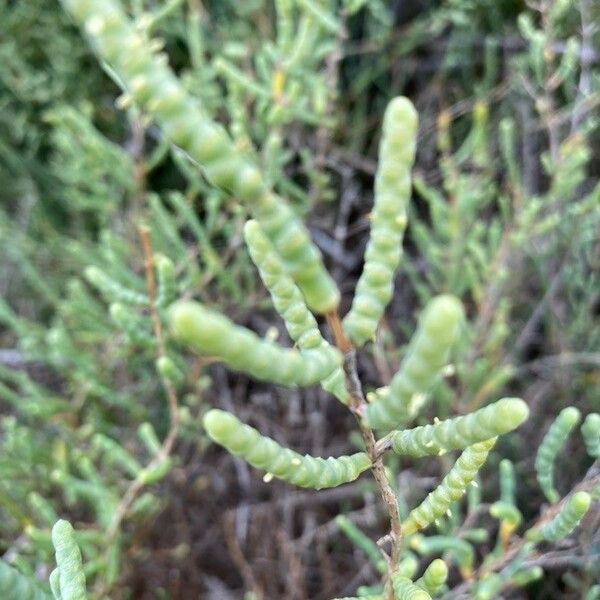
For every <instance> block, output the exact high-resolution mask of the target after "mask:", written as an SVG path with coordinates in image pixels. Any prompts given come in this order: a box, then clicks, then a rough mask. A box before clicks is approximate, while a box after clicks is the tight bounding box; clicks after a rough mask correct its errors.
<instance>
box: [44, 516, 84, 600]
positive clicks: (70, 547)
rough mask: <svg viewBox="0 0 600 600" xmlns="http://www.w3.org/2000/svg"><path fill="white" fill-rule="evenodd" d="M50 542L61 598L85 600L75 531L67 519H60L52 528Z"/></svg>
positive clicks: (65, 599) (81, 567)
mask: <svg viewBox="0 0 600 600" xmlns="http://www.w3.org/2000/svg"><path fill="white" fill-rule="evenodd" d="M52 543H53V545H54V550H55V552H56V565H57V568H58V581H59V587H60V595H61V600H85V599H86V598H87V594H86V590H85V575H84V573H83V565H82V563H81V552H80V550H79V546H77V542H76V541H75V532H74V531H73V527H71V524H70V523H69V522H68V521H65V520H63V519H61V520H60V521H57V522H56V523H55V524H54V527H53V528H52Z"/></svg>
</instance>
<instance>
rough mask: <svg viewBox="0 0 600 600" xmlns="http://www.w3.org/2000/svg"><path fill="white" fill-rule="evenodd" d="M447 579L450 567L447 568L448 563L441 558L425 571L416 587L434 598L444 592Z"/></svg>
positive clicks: (416, 582)
mask: <svg viewBox="0 0 600 600" xmlns="http://www.w3.org/2000/svg"><path fill="white" fill-rule="evenodd" d="M447 578H448V567H447V566H446V563H445V562H444V561H443V560H442V559H441V558H436V559H435V560H433V561H432V562H431V564H430V565H429V566H428V567H427V568H426V569H425V573H423V576H422V577H421V578H420V579H417V581H415V585H416V586H418V587H420V588H423V589H424V590H425V591H426V592H427V593H428V594H429V595H430V596H432V597H433V596H437V595H438V594H440V593H441V592H442V590H443V589H444V585H445V584H446V579H447Z"/></svg>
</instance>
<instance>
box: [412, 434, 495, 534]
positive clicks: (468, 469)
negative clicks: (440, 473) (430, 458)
mask: <svg viewBox="0 0 600 600" xmlns="http://www.w3.org/2000/svg"><path fill="white" fill-rule="evenodd" d="M495 443H496V438H493V439H491V440H487V441H485V442H481V443H479V444H474V445H473V446H470V447H469V448H467V449H466V450H465V451H464V452H463V453H462V454H461V455H460V457H459V458H458V460H457V461H456V463H455V465H454V466H453V467H452V469H450V472H449V473H448V474H447V475H446V477H444V479H443V480H442V482H441V483H440V485H439V486H438V487H437V488H436V489H435V490H434V491H433V492H431V493H430V494H429V495H428V496H427V498H425V500H423V502H422V503H421V504H420V505H419V506H417V508H415V509H414V510H412V511H411V512H410V514H409V515H408V518H407V519H406V521H405V522H404V523H403V524H402V531H403V532H404V534H405V535H410V534H412V533H416V532H417V531H420V530H421V529H425V527H427V526H428V525H430V524H431V523H433V522H435V521H436V520H437V519H439V518H440V517H443V516H444V515H445V514H446V513H447V512H448V510H450V506H451V505H452V503H453V502H456V501H457V500H459V499H460V498H462V496H463V494H464V493H465V491H466V490H467V486H468V485H469V484H470V483H471V482H472V481H473V479H474V478H475V476H476V475H477V472H478V471H479V469H480V468H481V467H482V465H483V464H484V463H485V461H486V459H487V456H488V454H489V452H490V450H491V449H492V448H493V447H494V444H495Z"/></svg>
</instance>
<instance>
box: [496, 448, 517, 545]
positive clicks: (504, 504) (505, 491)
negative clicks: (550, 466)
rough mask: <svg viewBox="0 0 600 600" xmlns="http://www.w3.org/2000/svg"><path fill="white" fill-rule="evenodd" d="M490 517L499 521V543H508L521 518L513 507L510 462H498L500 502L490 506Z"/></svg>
mask: <svg viewBox="0 0 600 600" xmlns="http://www.w3.org/2000/svg"><path fill="white" fill-rule="evenodd" d="M490 515H492V517H494V518H495V519H499V520H500V532H499V542H500V543H501V544H506V543H508V540H509V539H510V536H511V535H512V534H513V533H514V531H515V529H516V528H517V527H518V526H519V525H520V524H521V521H522V520H523V516H522V515H521V511H520V510H519V509H518V508H517V507H516V506H515V472H514V467H513V464H512V462H511V461H510V460H507V459H503V460H501V461H500V500H498V501H497V502H494V503H493V504H492V505H491V506H490Z"/></svg>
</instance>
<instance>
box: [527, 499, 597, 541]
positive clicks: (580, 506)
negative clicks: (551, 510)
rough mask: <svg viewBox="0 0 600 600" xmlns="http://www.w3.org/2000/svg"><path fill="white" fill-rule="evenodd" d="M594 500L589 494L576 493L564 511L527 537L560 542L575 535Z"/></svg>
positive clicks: (533, 530)
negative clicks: (572, 534) (574, 532)
mask: <svg viewBox="0 0 600 600" xmlns="http://www.w3.org/2000/svg"><path fill="white" fill-rule="evenodd" d="M591 501H592V498H591V496H590V495H589V494H588V493H587V492H576V493H575V494H573V495H572V496H571V497H570V498H569V499H568V501H567V503H566V504H565V506H564V507H563V508H562V510H561V511H560V512H559V513H558V514H557V515H556V517H554V519H552V521H550V522H549V523H546V525H544V526H543V527H541V528H536V529H532V530H530V531H529V532H528V534H527V537H528V538H530V539H533V540H540V539H543V540H546V541H547V542H558V541H559V540H562V539H563V538H566V537H567V536H568V535H570V534H571V533H573V531H574V530H575V528H576V527H577V526H578V525H579V523H581V520H582V519H583V517H585V515H586V514H587V512H588V510H589V508H590V504H591Z"/></svg>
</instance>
